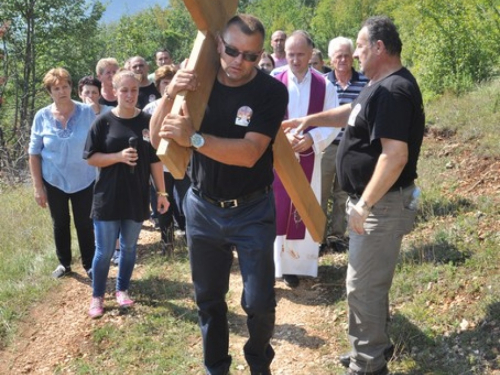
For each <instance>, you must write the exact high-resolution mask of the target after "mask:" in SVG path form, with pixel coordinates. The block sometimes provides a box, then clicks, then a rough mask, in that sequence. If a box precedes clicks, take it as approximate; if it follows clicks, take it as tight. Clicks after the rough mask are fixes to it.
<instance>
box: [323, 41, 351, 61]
mask: <svg viewBox="0 0 500 375" xmlns="http://www.w3.org/2000/svg"><path fill="white" fill-rule="evenodd" d="M340 46H349V49H350V50H351V54H353V53H354V44H353V43H352V40H351V39H349V38H346V37H343V36H338V37H336V38H333V39H332V40H330V43H329V44H328V57H329V58H330V59H332V58H333V56H332V55H333V53H334V51H336V50H337V49H338V48H339V47H340Z"/></svg>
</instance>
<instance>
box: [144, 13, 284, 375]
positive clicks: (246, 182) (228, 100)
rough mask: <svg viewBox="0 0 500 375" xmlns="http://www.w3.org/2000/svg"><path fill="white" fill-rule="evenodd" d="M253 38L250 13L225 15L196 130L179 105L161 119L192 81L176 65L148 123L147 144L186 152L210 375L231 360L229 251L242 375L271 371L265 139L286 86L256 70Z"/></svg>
mask: <svg viewBox="0 0 500 375" xmlns="http://www.w3.org/2000/svg"><path fill="white" fill-rule="evenodd" d="M263 43H264V27H263V26H262V24H261V22H260V21H259V20H258V19H256V18H255V17H252V16H248V15H239V16H235V17H233V18H232V19H231V20H229V22H228V24H227V25H226V27H225V28H224V30H223V32H222V33H221V35H220V37H219V40H218V51H219V54H220V62H221V67H220V69H219V71H218V73H217V78H216V80H215V83H214V87H213V89H212V92H211V94H210V98H209V101H208V106H207V109H206V111H205V116H204V118H203V120H202V123H201V127H200V132H199V133H197V132H195V131H194V128H193V125H192V122H191V119H190V117H189V111H187V108H184V116H178V115H173V114H168V115H167V116H166V117H165V119H163V114H164V113H165V112H166V113H168V112H169V111H170V109H171V107H172V99H173V98H174V97H175V95H176V94H177V93H178V92H179V91H180V89H181V88H183V87H184V89H194V88H195V87H196V84H194V83H192V81H191V78H193V77H190V72H189V71H186V70H184V71H183V70H180V71H179V72H178V73H177V74H176V75H175V76H174V79H173V81H172V83H171V84H170V85H169V87H168V92H167V93H166V96H165V98H164V99H163V100H162V102H161V103H160V107H159V108H158V109H159V110H160V112H158V110H157V112H155V116H154V117H153V119H152V121H151V141H152V143H153V145H154V146H155V147H156V146H157V145H158V143H159V138H158V136H160V137H164V138H168V139H173V140H175V142H177V143H178V144H179V145H180V146H183V147H194V148H195V151H194V152H193V156H192V159H191V163H190V170H189V174H190V177H191V181H192V185H191V188H190V190H189V191H188V193H187V194H186V197H185V201H184V212H185V215H186V235H187V243H188V247H189V254H190V261H191V271H192V278H193V284H194V289H195V297H196V304H197V306H198V316H199V323H200V328H201V332H202V337H203V349H204V357H205V368H206V371H207V373H208V374H211V375H215V374H217V375H219V374H221V375H225V374H228V373H229V368H230V365H231V356H230V355H229V354H228V348H229V328H228V322H227V305H226V301H225V295H226V293H227V292H228V290H229V274H230V270H231V262H232V259H233V251H236V252H237V253H238V260H239V266H240V271H241V274H242V278H243V296H242V303H241V304H242V307H243V309H244V310H245V312H246V313H247V315H248V319H247V326H248V332H249V339H248V341H247V343H246V344H245V347H244V352H245V358H246V360H247V362H248V364H249V367H250V372H251V374H255V375H256V374H262V375H269V374H271V370H270V364H271V361H272V359H273V357H274V350H273V348H272V347H271V345H270V340H271V337H272V333H273V329H274V321H275V307H276V301H275V293H274V260H273V242H274V239H275V237H276V224H275V207H274V195H273V192H272V190H271V188H270V186H271V184H272V182H273V178H274V175H273V154H272V142H273V140H274V138H275V136H276V133H277V131H278V129H279V126H280V124H281V121H282V120H283V117H284V115H285V112H286V107H287V103H288V92H287V89H286V87H285V86H284V85H283V84H282V83H281V82H279V81H277V80H275V79H274V78H272V77H271V76H269V75H267V74H265V73H264V72H262V71H261V70H259V69H258V67H257V64H258V62H259V59H260V55H261V53H262V51H263ZM186 82H190V83H189V84H188V83H186ZM183 85H184V86H183ZM157 113H158V114H157ZM160 128H161V129H160Z"/></svg>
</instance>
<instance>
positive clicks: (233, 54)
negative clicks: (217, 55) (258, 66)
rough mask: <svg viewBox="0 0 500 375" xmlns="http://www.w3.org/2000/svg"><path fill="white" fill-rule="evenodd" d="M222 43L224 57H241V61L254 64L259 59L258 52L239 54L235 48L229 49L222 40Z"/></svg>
mask: <svg viewBox="0 0 500 375" xmlns="http://www.w3.org/2000/svg"><path fill="white" fill-rule="evenodd" d="M221 40H222V43H224V52H225V53H226V55H229V56H231V57H238V56H239V55H242V56H243V60H245V61H249V62H256V61H257V59H258V58H259V55H260V52H258V53H251V52H241V51H239V50H237V49H236V48H233V47H231V46H230V45H229V44H227V43H226V42H225V41H224V39H222V38H221Z"/></svg>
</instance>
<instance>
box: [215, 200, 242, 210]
mask: <svg viewBox="0 0 500 375" xmlns="http://www.w3.org/2000/svg"><path fill="white" fill-rule="evenodd" d="M219 204H220V206H221V207H222V208H234V207H238V200H237V199H231V200H228V201H222V202H220V203H219Z"/></svg>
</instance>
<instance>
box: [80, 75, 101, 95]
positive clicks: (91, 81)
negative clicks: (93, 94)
mask: <svg viewBox="0 0 500 375" xmlns="http://www.w3.org/2000/svg"><path fill="white" fill-rule="evenodd" d="M85 85H87V86H96V87H97V89H98V90H99V92H101V81H99V80H98V79H97V78H96V77H94V76H85V77H83V78H82V79H81V80H79V81H78V93H79V94H81V93H82V90H83V86H85Z"/></svg>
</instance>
